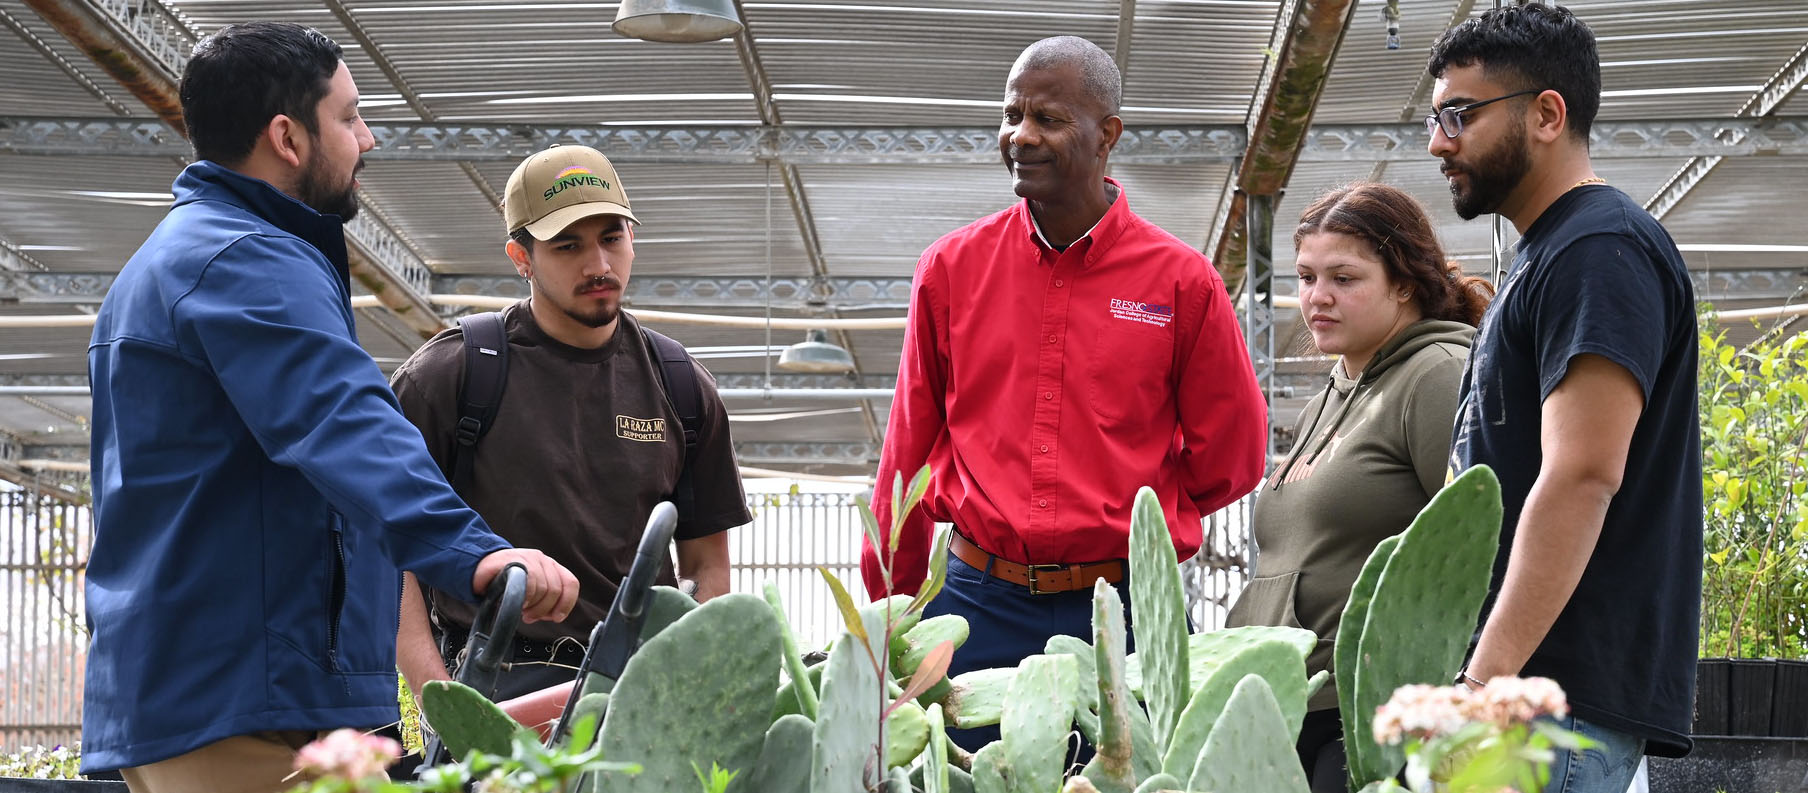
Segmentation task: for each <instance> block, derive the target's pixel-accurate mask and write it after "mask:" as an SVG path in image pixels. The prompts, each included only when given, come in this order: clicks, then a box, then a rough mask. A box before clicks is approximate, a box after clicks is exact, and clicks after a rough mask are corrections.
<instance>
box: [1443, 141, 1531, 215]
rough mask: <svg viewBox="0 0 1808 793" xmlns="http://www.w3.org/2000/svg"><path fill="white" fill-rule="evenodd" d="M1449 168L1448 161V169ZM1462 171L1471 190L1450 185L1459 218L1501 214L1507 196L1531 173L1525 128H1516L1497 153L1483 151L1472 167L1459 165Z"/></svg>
mask: <svg viewBox="0 0 1808 793" xmlns="http://www.w3.org/2000/svg"><path fill="white" fill-rule="evenodd" d="M1449 165H1450V161H1449V160H1446V161H1445V167H1446V168H1448V167H1449ZM1460 170H1461V172H1462V173H1463V175H1464V176H1465V177H1467V178H1466V179H1465V180H1464V181H1465V182H1467V183H1468V186H1469V188H1468V189H1467V190H1458V189H1457V183H1456V182H1451V183H1450V199H1451V201H1450V203H1451V204H1452V205H1453V206H1454V207H1455V208H1456V214H1457V217H1460V218H1462V219H1464V220H1474V219H1475V218H1476V216H1478V215H1481V214H1484V213H1490V212H1497V211H1499V210H1500V205H1501V202H1503V201H1505V200H1507V194H1509V193H1511V192H1513V189H1514V188H1516V187H1518V186H1519V182H1520V181H1521V180H1522V179H1524V178H1525V175H1526V174H1527V173H1528V172H1530V171H1531V170H1532V158H1531V154H1530V152H1529V151H1528V148H1527V146H1526V135H1525V128H1523V127H1520V126H1517V125H1515V126H1513V127H1512V128H1511V131H1510V132H1508V133H1507V137H1506V138H1505V139H1503V140H1502V141H1501V144H1500V145H1499V146H1497V147H1495V150H1494V151H1489V152H1482V153H1481V156H1479V157H1476V158H1475V159H1474V161H1473V162H1472V163H1471V164H1466V165H1462V166H1460Z"/></svg>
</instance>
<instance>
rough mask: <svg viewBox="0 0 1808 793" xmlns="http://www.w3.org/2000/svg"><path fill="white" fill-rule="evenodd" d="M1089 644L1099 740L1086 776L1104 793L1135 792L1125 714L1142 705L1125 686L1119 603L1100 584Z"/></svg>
mask: <svg viewBox="0 0 1808 793" xmlns="http://www.w3.org/2000/svg"><path fill="white" fill-rule="evenodd" d="M1092 641H1093V648H1094V649H1093V659H1092V660H1093V673H1094V676H1093V682H1094V684H1095V686H1096V688H1095V689H1094V692H1093V699H1094V702H1095V703H1096V704H1097V706H1098V709H1099V739H1098V747H1097V748H1098V754H1097V755H1095V756H1094V758H1093V764H1092V766H1090V767H1091V769H1092V770H1093V772H1094V773H1091V774H1088V775H1087V776H1088V778H1089V779H1091V780H1092V781H1093V782H1094V783H1095V784H1096V786H1097V787H1098V789H1099V790H1101V791H1104V793H1129V792H1130V791H1131V790H1132V789H1134V788H1135V787H1136V768H1135V766H1134V765H1133V764H1132V762H1131V757H1132V756H1133V753H1132V750H1133V748H1134V745H1135V744H1134V741H1133V738H1132V733H1131V731H1130V724H1131V719H1130V709H1131V708H1140V707H1141V706H1140V705H1138V704H1137V702H1136V700H1134V699H1131V698H1130V686H1129V685H1128V684H1127V683H1125V682H1124V604H1123V601H1121V600H1119V599H1118V596H1117V590H1116V589H1114V588H1112V586H1111V585H1110V584H1107V583H1105V582H1104V581H1099V582H1097V583H1095V584H1093V587H1092Z"/></svg>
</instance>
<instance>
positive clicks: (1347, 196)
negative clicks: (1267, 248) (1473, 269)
mask: <svg viewBox="0 0 1808 793" xmlns="http://www.w3.org/2000/svg"><path fill="white" fill-rule="evenodd" d="M1319 232H1330V233H1333V234H1347V235H1349V236H1352V237H1356V238H1358V239H1362V240H1367V241H1368V242H1369V243H1370V244H1372V245H1374V246H1375V252H1376V253H1377V254H1378V255H1379V256H1380V257H1381V263H1382V267H1383V269H1384V270H1385V271H1386V273H1387V277H1388V280H1389V281H1391V282H1393V283H1394V284H1396V285H1400V286H1408V287H1411V289H1412V297H1413V302H1414V303H1415V304H1417V305H1418V307H1419V313H1420V314H1421V315H1423V316H1424V317H1425V318H1426V319H1442V320H1453V321H1456V322H1463V323H1467V324H1470V325H1477V324H1480V323H1481V320H1482V312H1483V311H1486V310H1487V308H1488V301H1489V300H1492V299H1493V298H1494V285H1493V284H1490V283H1488V281H1487V279H1484V278H1477V277H1474V276H1468V275H1464V274H1463V269H1462V267H1460V266H1458V265H1457V264H1456V263H1454V262H1449V261H1446V260H1445V259H1444V249H1443V247H1442V246H1440V245H1438V235H1437V232H1436V231H1434V230H1432V227H1431V218H1429V217H1427V216H1426V214H1425V207H1423V206H1421V205H1420V204H1419V202H1418V200H1417V199H1415V198H1413V197H1412V196H1411V195H1408V194H1407V193H1406V192H1405V191H1403V190H1401V189H1400V188H1397V187H1392V186H1390V185H1385V184H1381V183H1379V182H1352V183H1350V184H1347V185H1344V186H1342V187H1338V188H1335V189H1333V190H1331V191H1330V192H1328V193H1325V194H1324V195H1322V196H1319V197H1318V200H1316V201H1313V202H1312V205H1311V206H1308V207H1306V211H1305V212H1304V213H1302V214H1301V215H1300V223H1299V228H1296V229H1294V230H1293V245H1294V247H1295V248H1298V247H1299V243H1300V240H1303V239H1305V238H1306V236H1307V235H1309V234H1317V233H1319Z"/></svg>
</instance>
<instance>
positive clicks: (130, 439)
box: [82, 23, 577, 793]
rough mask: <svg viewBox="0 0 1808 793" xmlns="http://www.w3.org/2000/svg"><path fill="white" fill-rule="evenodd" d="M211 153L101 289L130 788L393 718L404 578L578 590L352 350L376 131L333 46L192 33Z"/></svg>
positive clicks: (102, 456)
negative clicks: (507, 578) (463, 481)
mask: <svg viewBox="0 0 1808 793" xmlns="http://www.w3.org/2000/svg"><path fill="white" fill-rule="evenodd" d="M181 95H182V107H183V113H184V115H185V117H186V121H187V125H188V130H189V135H190V138H191V139H192V141H193V143H194V147H195V153H196V155H197V159H198V161H197V162H196V163H195V164H194V165H191V166H189V167H188V168H187V169H185V170H184V171H183V172H182V175H181V176H179V177H177V179H176V183H175V187H174V191H175V195H176V201H175V205H174V206H173V207H172V208H171V210H170V213H169V215H168V216H167V217H166V218H165V219H164V220H163V222H162V223H161V224H159V225H158V227H157V229H156V231H154V232H152V233H151V237H150V239H148V240H147V241H146V242H145V244H144V246H143V247H142V248H140V249H139V250H138V252H137V253H136V254H135V255H133V257H132V259H131V261H129V262H128V263H127V264H126V266H125V268H124V269H123V270H122V271H121V272H120V275H119V278H118V280H117V281H116V282H115V284H114V286H113V288H112V290H111V291H110V292H109V293H108V295H107V298H106V301H105V302H104V303H103V304H102V305H101V310H100V314H99V316H98V317H97V319H96V322H95V327H94V339H93V343H92V345H91V346H90V347H89V351H88V366H89V377H90V380H91V381H92V384H93V393H94V411H93V413H94V417H93V434H94V441H93V458H92V459H93V482H94V503H95V535H96V539H95V545H94V553H93V557H92V559H91V560H90V562H89V567H88V576H87V597H88V622H89V627H90V631H91V635H92V644H91V646H90V648H89V655H88V669H87V687H86V692H85V701H84V704H83V713H82V726H83V734H82V739H83V745H82V750H83V758H82V761H83V770H84V771H90V772H92V771H101V770H109V769H120V770H121V773H122V775H123V776H124V777H125V779H126V782H127V784H128V785H129V786H130V787H131V788H132V790H134V791H136V792H138V793H144V792H145V791H150V792H152V793H161V791H201V790H205V791H213V792H215V793H223V792H226V791H278V790H282V789H284V788H286V787H288V786H289V784H292V782H291V783H285V782H284V777H285V776H288V775H289V772H290V766H291V763H292V761H293V757H294V753H295V749H296V748H298V747H299V746H301V745H302V744H304V743H306V742H307V741H309V740H311V739H313V738H314V737H315V736H316V735H318V734H319V733H320V732H322V731H325V730H329V729H332V728H336V727H375V726H379V725H383V724H386V723H389V722H393V721H395V720H396V719H397V718H398V714H397V709H396V672H395V666H396V664H395V634H396V624H397V618H398V605H399V602H400V598H401V580H402V571H403V570H408V571H411V572H413V573H414V574H415V575H416V576H418V577H419V578H420V579H421V580H423V581H427V582H429V583H430V584H431V585H432V586H434V587H435V588H437V589H441V590H445V591H448V592H452V593H455V594H457V595H459V596H462V597H465V598H474V597H475V596H476V595H477V594H479V593H481V592H482V591H483V590H484V589H485V588H486V586H487V585H488V584H489V582H490V580H491V579H492V578H493V577H494V576H495V575H496V573H497V572H499V571H500V570H501V569H502V568H503V567H504V566H505V565H507V564H508V563H510V562H520V563H522V564H524V565H525V566H526V567H527V571H528V582H529V583H528V590H529V592H528V602H527V606H526V607H525V608H524V609H523V612H524V617H525V618H526V619H528V620H530V621H533V620H539V619H549V620H553V621H558V620H562V619H564V618H565V616H566V614H567V613H569V611H570V610H571V608H572V605H573V604H574V602H575V601H576V597H577V584H576V580H575V579H574V578H573V577H572V575H571V573H569V572H568V571H566V570H565V568H563V567H561V566H559V565H558V564H557V563H555V562H553V561H552V560H551V559H549V558H547V557H546V556H545V555H543V554H541V553H540V552H538V551H531V550H517V549H513V548H510V547H509V544H508V543H507V542H505V541H503V540H502V539H501V538H499V537H497V536H496V535H495V534H494V533H492V532H491V531H490V529H489V527H488V526H486V525H485V524H484V523H483V520H482V519H481V518H479V517H478V516H477V514H476V513H474V512H472V511H470V510H469V509H468V508H466V507H465V505H464V503H463V502H461V501H460V500H459V499H458V497H457V495H455V494H454V493H453V491H452V489H451V487H449V486H448V485H447V484H446V481H445V479H444V478H443V477H442V476H441V474H440V472H439V468H438V467H437V466H436V465H434V463H433V460H432V459H431V458H430V457H429V456H428V455H427V451H426V447H425V446H424V444H423V442H422V440H421V435H420V433H419V432H418V431H417V430H415V428H414V427H413V425H411V424H409V423H408V421H407V420H406V419H404V418H403V417H402V415H401V413H400V412H399V409H398V408H397V406H396V402H395V398H394V396H393V395H392V393H391V392H390V390H389V386H388V385H387V384H386V383H385V382H384V378H383V375H382V372H380V371H379V370H378V369H377V367H376V365H375V364H374V363H373V362H372V361H371V359H370V356H369V355H368V354H367V353H365V352H364V350H363V349H362V348H361V347H360V346H359V345H358V340H357V338H356V324H355V322H354V320H353V316H352V311H351V305H350V299H351V295H350V282H349V280H348V271H347V265H346V254H345V238H344V232H343V229H342V228H341V224H342V223H344V222H345V220H346V219H348V218H350V217H351V216H352V215H353V214H354V213H356V212H357V210H358V205H357V198H356V193H355V190H356V187H357V171H358V169H359V168H360V167H361V165H362V162H361V159H360V156H361V155H362V153H363V152H365V151H368V150H369V149H370V148H371V146H372V145H373V141H372V138H371V135H370V130H369V129H368V128H367V127H365V125H364V121H363V120H362V119H361V118H360V117H359V115H358V92H357V87H356V86H355V85H354V84H353V82H352V78H351V73H350V72H349V71H348V70H347V69H346V66H345V63H344V62H343V60H342V59H341V53H340V49H339V46H338V45H337V44H335V43H333V42H332V40H330V39H328V38H326V37H325V36H323V35H321V34H320V33H318V32H316V31H314V30H311V29H308V28H303V27H299V26H295V25H287V24H275V23H253V24H246V25H237V26H232V27H228V28H225V29H223V30H221V31H220V32H219V33H218V34H216V35H215V36H213V37H211V38H209V39H207V40H205V41H203V42H202V43H201V44H200V45H199V46H197V47H196V48H195V53H194V56H193V57H192V59H191V60H190V61H189V63H188V65H187V67H186V69H185V70H184V73H183V76H182V85H181Z"/></svg>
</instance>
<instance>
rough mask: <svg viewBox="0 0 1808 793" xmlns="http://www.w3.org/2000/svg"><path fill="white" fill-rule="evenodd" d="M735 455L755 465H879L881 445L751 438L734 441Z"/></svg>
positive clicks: (744, 462) (745, 462)
mask: <svg viewBox="0 0 1808 793" xmlns="http://www.w3.org/2000/svg"><path fill="white" fill-rule="evenodd" d="M735 457H736V458H738V459H739V460H740V461H741V463H742V464H752V465H760V464H763V463H766V464H769V463H778V464H789V465H796V464H799V463H819V464H828V465H859V466H867V467H874V466H877V465H878V464H879V444H878V443H876V442H875V443H866V442H862V441H852V442H834V441H819V442H811V443H784V442H777V441H775V442H760V441H750V442H742V443H737V444H735Z"/></svg>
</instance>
